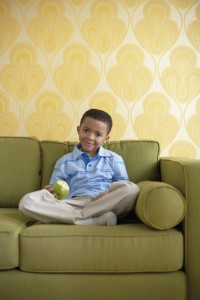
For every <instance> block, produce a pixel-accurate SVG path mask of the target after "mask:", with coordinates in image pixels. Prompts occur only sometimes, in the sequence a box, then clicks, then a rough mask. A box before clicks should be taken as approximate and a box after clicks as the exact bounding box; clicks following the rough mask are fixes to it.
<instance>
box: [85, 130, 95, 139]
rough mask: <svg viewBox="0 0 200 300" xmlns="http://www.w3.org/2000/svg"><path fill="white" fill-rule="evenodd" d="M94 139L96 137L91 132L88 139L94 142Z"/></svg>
mask: <svg viewBox="0 0 200 300" xmlns="http://www.w3.org/2000/svg"><path fill="white" fill-rule="evenodd" d="M94 137H95V135H94V133H92V132H89V133H88V135H87V138H88V139H90V140H93V139H94Z"/></svg>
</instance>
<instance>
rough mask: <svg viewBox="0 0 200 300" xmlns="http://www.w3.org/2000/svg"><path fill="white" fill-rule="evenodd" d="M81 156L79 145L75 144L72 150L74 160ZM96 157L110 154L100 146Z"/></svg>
mask: <svg viewBox="0 0 200 300" xmlns="http://www.w3.org/2000/svg"><path fill="white" fill-rule="evenodd" d="M82 154H83V152H82V151H81V150H80V143H79V144H76V145H75V146H74V150H73V156H74V158H75V159H77V158H78V157H79V156H81V155H82ZM97 155H99V156H110V153H109V151H108V150H106V149H105V148H103V147H102V146H100V148H99V151H98V153H97Z"/></svg>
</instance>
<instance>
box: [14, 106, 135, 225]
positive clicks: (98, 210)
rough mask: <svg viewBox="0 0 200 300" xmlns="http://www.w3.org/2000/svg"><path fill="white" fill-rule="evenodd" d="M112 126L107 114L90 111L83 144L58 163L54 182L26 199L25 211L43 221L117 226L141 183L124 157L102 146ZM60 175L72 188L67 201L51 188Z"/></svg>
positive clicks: (84, 124)
mask: <svg viewBox="0 0 200 300" xmlns="http://www.w3.org/2000/svg"><path fill="white" fill-rule="evenodd" d="M111 128H112V119H111V117H110V115H109V114H108V113H106V112H104V111H102V110H99V109H90V110H88V111H86V112H85V113H84V115H83V116H82V118H81V121H80V125H79V126H78V127H77V132H78V136H79V143H78V144H77V145H75V147H74V150H73V151H72V152H71V153H68V154H66V155H64V156H63V157H61V158H60V159H59V160H58V161H57V162H56V164H55V167H54V170H53V173H52V176H51V179H50V183H49V185H47V186H45V187H44V189H43V190H40V191H36V192H33V193H30V194H27V195H25V196H24V197H23V198H22V199H21V201H20V204H19V210H20V211H21V213H22V214H24V215H26V216H28V217H29V218H32V219H35V220H39V221H42V222H44V223H56V222H57V223H67V224H78V225H116V224H117V217H116V216H122V215H123V214H126V213H127V212H129V211H130V210H131V209H132V208H133V205H134V203H135V201H136V198H137V196H138V193H139V187H138V186H137V185H136V184H134V183H132V182H130V181H129V180H128V175H127V171H126V167H125V164H124V162H123V159H122V157H121V156H119V155H117V154H116V153H114V152H112V151H109V150H106V149H104V148H103V147H102V145H103V144H104V143H106V142H107V141H108V140H109V133H110V131H111ZM57 180H65V181H66V182H67V183H68V184H69V187H70V192H69V195H68V196H67V199H64V200H62V201H60V200H57V199H56V198H55V195H54V191H53V188H52V184H53V183H54V182H55V181H57Z"/></svg>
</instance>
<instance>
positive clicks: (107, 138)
mask: <svg viewBox="0 0 200 300" xmlns="http://www.w3.org/2000/svg"><path fill="white" fill-rule="evenodd" d="M109 138H110V136H109V135H108V136H107V137H106V139H105V141H104V143H107V141H108V140H109Z"/></svg>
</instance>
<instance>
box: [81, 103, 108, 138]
mask: <svg viewBox="0 0 200 300" xmlns="http://www.w3.org/2000/svg"><path fill="white" fill-rule="evenodd" d="M86 118H93V119H95V120H98V121H101V122H103V123H105V124H107V127H108V133H110V131H111V129H112V125H113V122H112V118H111V116H110V115H109V114H108V113H107V112H105V111H104V110H101V109H96V108H91V109H89V110H87V111H86V112H85V113H84V114H83V116H82V118H81V121H80V124H82V123H83V121H84V120H85V119H86Z"/></svg>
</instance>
